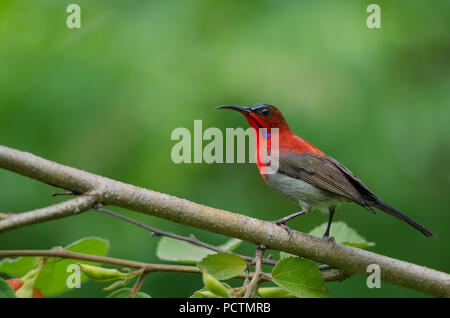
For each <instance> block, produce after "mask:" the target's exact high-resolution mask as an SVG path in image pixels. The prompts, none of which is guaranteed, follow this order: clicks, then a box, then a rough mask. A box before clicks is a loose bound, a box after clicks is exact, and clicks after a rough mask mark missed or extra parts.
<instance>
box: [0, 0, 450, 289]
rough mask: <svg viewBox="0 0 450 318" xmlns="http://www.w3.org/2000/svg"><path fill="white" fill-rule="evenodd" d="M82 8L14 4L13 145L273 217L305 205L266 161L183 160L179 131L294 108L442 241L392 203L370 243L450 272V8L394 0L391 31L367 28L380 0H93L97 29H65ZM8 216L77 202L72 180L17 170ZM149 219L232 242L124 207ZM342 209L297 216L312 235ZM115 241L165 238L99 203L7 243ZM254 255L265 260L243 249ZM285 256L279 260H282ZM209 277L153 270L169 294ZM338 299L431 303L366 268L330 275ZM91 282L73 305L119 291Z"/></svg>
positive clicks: (6, 92)
mask: <svg viewBox="0 0 450 318" xmlns="http://www.w3.org/2000/svg"><path fill="white" fill-rule="evenodd" d="M71 2H72V1H56V0H54V1H25V0H22V1H21V0H3V1H1V2H0V39H1V40H0V60H1V68H0V144H3V145H6V146H9V147H13V148H17V149H20V150H24V151H29V152H32V153H34V154H36V155H39V156H42V157H44V158H47V159H50V160H53V161H56V162H60V163H63V164H66V165H70V166H74V167H77V168H80V169H84V170H87V171H90V172H93V173H97V174H100V175H104V176H107V177H110V178H113V179H118V180H121V181H124V182H127V183H132V184H135V185H138V186H142V187H146V188H149V189H152V190H156V191H160V192H165V193H169V194H172V195H175V196H179V197H182V198H186V199H189V200H192V201H195V202H198V203H202V204H206V205H210V206H213V207H216V208H221V209H226V210H231V211H236V212H240V213H243V214H246V215H250V216H253V217H257V218H260V219H265V220H273V219H277V218H280V217H282V216H284V215H287V214H288V213H292V212H295V211H297V210H298V207H297V206H296V205H294V204H293V203H291V202H290V201H289V200H287V199H286V198H284V197H282V196H281V195H279V194H277V193H275V192H274V191H273V190H271V189H270V188H269V187H268V186H266V184H265V183H264V181H263V180H262V178H261V177H260V176H259V174H258V171H257V169H256V166H255V165H254V164H180V165H176V164H174V163H173V162H172V161H171V157H170V153H171V148H172V146H173V145H174V144H175V143H176V142H175V141H171V140H170V136H171V132H172V130H173V129H175V128H177V127H186V128H189V129H192V128H193V121H194V119H202V120H203V127H204V129H205V128H207V127H219V128H220V129H225V128H226V127H244V128H246V127H247V123H246V121H245V119H244V118H243V117H242V116H240V115H238V114H237V113H233V112H225V111H223V112H222V111H220V112H219V111H217V112H216V111H215V110H214V108H215V107H216V106H218V105H221V104H230V103H233V104H241V105H250V104H255V103H270V104H273V105H277V106H279V108H280V109H281V110H282V111H283V113H284V114H285V116H286V118H287V120H288V123H289V124H290V126H291V127H292V129H293V130H294V132H296V133H297V134H299V135H300V136H301V137H303V138H305V139H306V140H308V141H310V142H312V143H314V144H315V145H317V146H318V147H319V148H321V149H322V150H323V151H325V152H327V153H328V154H329V155H331V156H333V157H335V158H336V159H338V160H339V161H341V162H342V163H343V164H344V165H346V166H347V167H349V168H350V169H351V170H352V171H353V172H354V173H356V174H357V175H358V176H359V177H360V178H361V179H362V180H363V181H364V182H365V183H366V184H367V185H368V186H369V187H370V188H371V189H372V190H373V191H374V192H375V193H377V194H378V195H379V196H380V197H381V198H383V199H384V200H386V201H387V202H389V203H390V204H392V205H394V206H395V207H398V208H399V209H400V210H402V211H405V212H406V213H407V214H408V215H409V216H411V217H413V218H414V219H416V220H418V221H419V222H420V223H422V224H423V225H425V226H426V227H427V228H429V229H430V230H431V231H433V232H434V233H435V234H436V235H437V238H434V239H427V238H425V237H424V236H422V235H421V234H420V233H419V232H417V231H416V230H414V229H412V228H411V227H409V226H407V225H406V224H404V223H402V222H400V221H398V220H397V219H394V218H392V217H390V216H388V215H386V214H384V213H382V212H379V213H378V214H377V215H376V216H374V215H371V214H369V213H367V212H366V211H365V210H364V209H362V208H361V207H358V206H353V205H346V206H344V207H342V208H341V209H340V210H338V212H337V215H336V218H335V220H342V221H345V222H346V223H347V224H348V225H349V226H351V227H354V228H356V229H357V230H358V232H359V233H360V234H361V235H363V236H364V237H366V238H367V239H368V240H369V241H374V242H376V243H377V245H376V246H375V247H373V248H371V250H373V251H375V252H377V253H382V254H386V255H388V256H392V257H396V258H399V259H402V260H406V261H410V262H414V263H418V264H421V265H425V266H429V267H432V268H435V269H438V270H441V271H446V272H449V271H450V254H449V251H448V246H449V242H450V232H449V231H448V228H449V223H450V213H449V212H448V209H449V206H450V196H449V190H450V167H449V162H450V142H449V136H450V127H449V118H450V33H449V30H450V2H449V1H447V0H442V1H433V4H430V3H429V2H428V1H425V0H423V1H395V2H394V1H377V2H376V3H378V4H379V5H380V6H381V23H382V28H381V29H368V28H367V27H366V19H367V16H368V15H369V14H368V13H367V12H366V7H367V5H368V4H370V3H372V2H371V1H357V0H354V1H339V2H338V1H315V2H313V1H309V2H306V1H303V2H301V1H275V0H270V1H269V0H266V1H226V2H225V1H212V0H211V1H208V0H195V1H106V0H103V1H87V0H78V1H76V2H75V3H77V4H79V5H80V7H81V10H82V11H81V19H82V22H81V23H82V27H81V29H68V28H67V27H66V18H67V16H68V13H66V7H67V5H68V4H69V3H71ZM0 189H1V191H0V211H3V212H6V211H14V212H22V211H27V210H31V209H35V208H38V207H43V206H46V205H49V204H52V203H54V202H58V201H60V200H63V199H64V198H57V199H55V198H52V197H51V195H50V194H51V193H52V192H55V191H57V190H58V189H55V188H52V187H49V186H47V185H45V184H42V183H40V182H37V181H34V180H30V179H27V178H25V177H22V176H19V175H17V174H14V173H12V172H9V171H5V170H0ZM115 210H116V211H119V212H121V213H124V214H126V215H128V216H130V217H133V218H135V219H138V220H140V221H143V222H145V223H146V224H148V225H151V226H154V227H158V228H161V229H163V230H167V231H173V232H176V233H178V234H183V235H188V234H189V233H194V234H195V235H196V236H197V237H198V238H200V239H202V240H206V241H208V242H210V243H222V242H224V241H225V240H226V237H222V236H219V235H215V234H210V233H207V232H205V231H200V230H197V229H193V228H189V227H186V226H183V225H179V224H175V223H171V222H167V221H164V220H161V219H158V218H155V217H150V216H145V215H141V214H139V213H135V212H131V211H124V210H121V209H115ZM326 220H327V218H326V216H324V215H321V214H320V213H311V214H308V215H307V216H303V217H299V218H297V219H295V220H293V221H292V222H290V226H292V227H293V228H295V229H298V230H301V231H309V230H311V229H312V228H313V227H315V226H317V225H319V224H321V223H323V222H325V221H326ZM94 235H95V236H100V237H104V238H106V239H108V240H109V241H110V242H111V249H110V253H109V255H110V256H113V257H120V258H127V259H132V260H139V261H145V262H161V261H160V260H158V259H157V257H156V256H155V249H156V245H157V242H158V240H159V239H158V238H150V237H149V236H148V233H147V232H145V231H144V230H142V229H140V228H137V227H135V226H133V225H130V224H126V223H124V222H122V221H119V220H117V219H113V218H111V217H108V216H105V215H101V214H99V213H96V212H87V213H84V214H81V215H79V216H74V217H70V218H66V219H62V220H57V221H52V222H48V223H44V224H39V225H34V226H30V227H26V228H22V229H19V230H14V231H12V232H9V233H4V234H1V235H0V248H1V249H46V248H51V247H53V246H63V245H67V244H69V243H71V242H73V241H75V240H77V239H79V238H82V237H84V236H94ZM238 252H240V253H250V254H252V253H254V246H252V245H250V244H243V245H241V247H239V249H238ZM273 254H274V255H277V253H276V252H275V253H273ZM201 286H202V284H201V280H200V277H199V276H195V275H187V274H162V273H155V274H151V275H150V276H149V277H148V278H147V280H146V282H145V285H144V287H143V290H144V291H146V292H148V293H149V294H150V295H152V296H153V297H186V296H189V295H190V294H191V293H192V292H193V291H194V290H196V289H198V288H200V287H201ZM328 286H329V289H330V291H331V296H333V297H416V296H422V294H420V293H417V292H414V291H410V290H407V289H404V288H401V287H397V286H393V285H391V284H388V283H382V288H381V289H368V288H367V287H366V284H365V278H364V277H352V278H351V279H349V280H346V281H345V282H343V283H330V284H328ZM102 287H104V286H103V285H99V284H96V283H94V282H89V283H87V284H86V285H83V287H82V288H81V289H78V290H74V291H71V292H68V293H66V294H64V295H63V296H68V297H75V296H77V297H78V296H80V297H92V296H98V297H103V296H105V295H106V293H105V292H102V291H101V288H102Z"/></svg>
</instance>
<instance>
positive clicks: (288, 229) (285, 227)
mask: <svg viewBox="0 0 450 318" xmlns="http://www.w3.org/2000/svg"><path fill="white" fill-rule="evenodd" d="M269 222H270V223H274V224H276V225H278V226H281V227H282V228H283V229H285V230H286V232H288V234H289V239H291V238H292V234H293V233H294V230H293V229H291V228H290V227H289V226H287V225H286V224H284V223H282V222H279V221H269Z"/></svg>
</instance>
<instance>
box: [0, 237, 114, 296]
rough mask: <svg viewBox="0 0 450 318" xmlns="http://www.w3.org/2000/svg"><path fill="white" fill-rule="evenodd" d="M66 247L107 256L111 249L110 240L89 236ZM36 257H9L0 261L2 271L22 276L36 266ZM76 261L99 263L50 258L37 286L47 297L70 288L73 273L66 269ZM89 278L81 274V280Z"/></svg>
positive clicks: (71, 249)
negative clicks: (69, 278)
mask: <svg viewBox="0 0 450 318" xmlns="http://www.w3.org/2000/svg"><path fill="white" fill-rule="evenodd" d="M66 249H67V250H69V251H72V252H78V253H84V254H91V255H99V256H105V255H106V254H107V252H108V249H109V242H108V241H107V240H105V239H102V238H99V237H87V238H83V239H80V240H78V241H76V242H74V243H72V244H70V245H68V246H67V247H66ZM35 259H36V258H35V257H19V258H14V259H11V258H7V259H5V260H3V261H1V262H0V272H1V273H6V274H8V275H10V276H13V277H22V276H23V275H25V274H26V273H27V272H29V271H30V270H31V269H33V268H35V267H36V264H35ZM75 263H83V264H91V265H97V263H93V262H85V261H79V260H71V259H58V258H48V259H47V262H46V264H45V267H44V269H43V270H42V272H41V273H40V274H39V277H38V278H37V280H36V285H35V287H36V288H39V289H40V290H41V292H42V294H43V295H44V296H45V297H51V296H55V295H58V294H61V293H63V292H65V291H67V290H69V288H68V287H67V285H66V280H67V278H68V277H69V275H71V274H72V273H70V272H67V271H66V270H67V266H69V265H70V264H75ZM87 279H88V278H87V277H86V276H85V275H84V274H81V282H84V281H86V280H87Z"/></svg>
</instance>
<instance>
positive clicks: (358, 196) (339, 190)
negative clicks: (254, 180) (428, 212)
mask: <svg viewBox="0 0 450 318" xmlns="http://www.w3.org/2000/svg"><path fill="white" fill-rule="evenodd" d="M216 109H231V110H235V111H238V112H240V113H242V114H243V115H244V116H245V118H246V119H247V121H248V123H249V124H250V126H251V127H252V128H253V129H254V131H255V133H256V147H257V149H256V164H257V166H258V169H259V171H260V173H261V176H262V177H263V179H264V180H265V181H266V183H267V184H268V185H269V186H271V187H272V188H273V189H274V190H275V191H277V192H279V193H281V194H283V195H284V196H286V197H288V198H289V199H290V200H292V201H294V202H295V203H297V204H299V205H300V206H301V208H302V210H301V211H299V212H296V213H293V214H290V215H288V216H285V217H283V218H281V219H279V220H276V221H271V222H274V223H276V224H278V225H280V226H282V227H283V228H285V229H286V230H287V231H288V232H289V234H290V235H292V230H291V228H289V227H288V226H287V225H286V224H285V223H286V222H287V221H289V220H291V219H293V218H295V217H296V216H299V215H302V214H306V213H308V212H309V211H312V210H319V211H322V212H325V213H326V212H328V213H329V218H328V224H327V228H326V230H325V233H324V235H323V237H324V238H329V239H331V240H333V238H332V237H329V234H330V228H331V223H332V221H333V216H334V212H335V210H336V208H337V207H339V206H340V205H341V204H342V203H345V202H353V203H356V204H358V205H360V206H362V207H363V208H364V209H366V210H367V211H369V212H370V213H373V214H375V211H374V209H373V208H374V207H375V208H377V209H380V210H381V211H384V212H386V213H388V214H390V215H392V216H394V217H396V218H398V219H400V220H402V221H404V222H406V223H407V224H409V225H411V226H412V227H414V228H415V229H417V230H419V231H420V232H422V233H423V234H424V235H425V236H427V237H431V236H433V233H431V232H430V231H428V230H427V229H426V228H425V227H424V226H422V225H420V224H419V223H417V222H416V221H414V220H413V219H411V218H410V217H408V216H407V215H405V214H403V213H402V212H400V211H399V210H397V209H396V208H394V207H392V206H390V205H389V204H387V203H386V202H383V201H382V200H381V199H380V198H378V197H377V196H376V195H375V194H374V193H373V192H372V191H370V190H369V189H368V188H367V186H366V185H365V184H364V183H363V182H362V181H361V180H359V179H358V178H357V177H356V176H355V175H354V174H353V173H352V172H351V171H350V170H349V169H347V168H346V167H344V165H342V164H341V163H339V162H338V161H337V160H335V159H333V158H331V157H330V156H327V155H326V154H325V153H323V152H322V151H320V150H319V149H318V148H317V147H315V146H313V145H312V144H310V143H309V142H307V141H306V140H303V139H302V138H300V137H298V136H297V135H295V134H294V133H293V132H292V130H291V129H290V128H289V126H288V124H287V123H286V120H285V119H284V117H283V115H282V114H281V112H280V111H279V110H278V109H277V108H276V107H275V106H272V105H267V104H257V105H253V106H249V107H244V106H237V105H222V106H219V107H217V108H216ZM272 128H278V137H279V151H278V154H279V155H278V169H277V171H276V172H275V173H270V174H269V173H267V172H264V173H263V172H262V168H263V167H264V165H267V164H266V163H265V162H264V161H263V160H262V158H260V151H258V147H259V145H260V140H259V138H266V144H267V147H268V153H269V152H270V147H271V142H268V140H269V139H270V138H272V136H271V133H270V130H271V129H272ZM259 129H265V130H266V134H261V133H259ZM264 171H267V170H264Z"/></svg>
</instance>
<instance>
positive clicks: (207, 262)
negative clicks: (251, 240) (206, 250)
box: [197, 253, 247, 280]
mask: <svg viewBox="0 0 450 318" xmlns="http://www.w3.org/2000/svg"><path fill="white" fill-rule="evenodd" d="M197 266H198V268H200V270H201V271H203V270H205V269H206V270H207V271H208V273H209V274H211V275H212V276H214V277H215V278H217V279H218V280H224V279H229V278H232V277H235V276H237V275H239V274H240V273H242V272H243V271H244V270H245V268H246V267H247V262H246V261H245V260H244V259H243V258H242V257H240V256H238V255H236V254H229V253H217V254H211V255H208V256H206V257H205V258H204V259H202V261H201V262H200V263H198V265H197Z"/></svg>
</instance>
